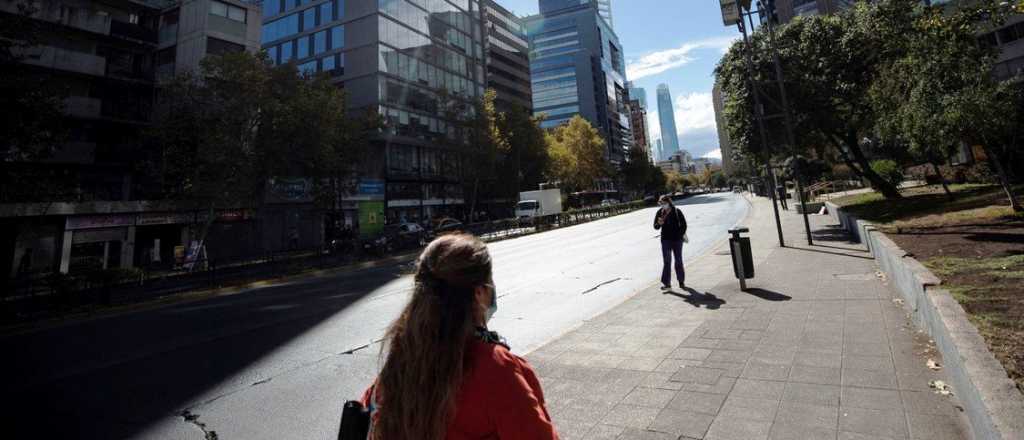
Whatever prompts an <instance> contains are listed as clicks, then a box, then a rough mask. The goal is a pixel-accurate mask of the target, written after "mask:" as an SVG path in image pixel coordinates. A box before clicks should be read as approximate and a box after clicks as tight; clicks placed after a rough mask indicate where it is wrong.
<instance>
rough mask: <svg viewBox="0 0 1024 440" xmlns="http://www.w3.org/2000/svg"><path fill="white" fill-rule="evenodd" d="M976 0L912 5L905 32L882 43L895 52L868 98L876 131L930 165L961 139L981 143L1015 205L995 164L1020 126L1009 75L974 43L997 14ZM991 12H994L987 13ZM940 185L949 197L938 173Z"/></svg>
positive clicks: (1015, 89) (1008, 151)
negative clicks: (996, 71) (998, 73)
mask: <svg viewBox="0 0 1024 440" xmlns="http://www.w3.org/2000/svg"><path fill="white" fill-rule="evenodd" d="M993 7H995V6H994V5H992V4H989V3H986V2H981V3H980V4H975V5H973V6H962V7H960V8H958V9H956V10H952V11H950V10H945V9H939V8H923V7H917V9H915V15H914V17H913V20H912V21H911V22H910V25H911V26H912V32H909V33H907V34H904V36H903V38H900V39H896V40H894V41H892V42H891V43H890V44H891V45H893V46H896V47H897V48H898V49H897V50H895V52H896V53H898V56H896V57H894V58H893V59H891V60H887V62H886V63H884V65H883V74H882V75H880V76H879V77H878V78H877V79H876V80H875V81H874V83H873V84H872V89H871V97H872V104H873V105H874V107H875V108H876V109H877V112H878V113H879V118H878V128H879V131H881V132H882V133H884V134H886V135H888V136H890V137H893V138H898V139H900V140H902V141H904V142H905V143H906V144H907V145H908V147H909V149H910V150H911V152H912V153H913V154H914V155H916V156H917V157H920V158H923V159H924V160H926V161H928V162H930V163H931V164H932V166H933V168H934V170H935V172H936V173H937V174H938V175H939V176H940V177H941V176H942V173H941V171H940V170H939V167H938V165H939V164H940V163H942V162H944V161H945V158H947V157H949V156H951V155H952V154H953V153H954V152H955V151H956V149H957V147H958V146H959V145H960V144H961V142H965V141H966V142H972V143H979V144H981V145H982V146H983V148H985V151H986V153H987V154H988V156H989V157H991V158H992V159H994V160H993V161H992V162H993V164H994V166H995V168H996V171H997V174H998V175H999V178H1000V182H1001V183H1002V185H1003V188H1004V190H1005V192H1006V194H1007V198H1008V200H1009V201H1010V205H1011V207H1013V209H1014V210H1018V211H1019V210H1021V206H1020V204H1019V203H1018V202H1017V200H1016V197H1015V194H1014V193H1013V187H1012V186H1011V185H1010V179H1009V177H1008V175H1007V173H1006V170H1005V169H1004V167H1003V163H1005V161H1006V159H1008V158H1009V157H1010V156H1011V153H1012V150H1016V149H1018V148H1019V147H1018V146H1017V145H1016V142H1015V139H1014V137H1015V136H1016V134H1017V132H1019V129H1020V126H1021V125H1020V118H1021V116H1020V115H1019V114H1017V112H1018V111H1019V105H1015V101H1018V100H1020V87H1019V86H1017V85H1016V84H1014V83H1016V82H1018V81H1017V80H1014V81H1013V82H1000V81H999V80H997V79H996V78H995V77H994V76H993V74H992V72H993V68H994V64H995V62H996V60H997V58H998V54H997V53H996V51H995V49H993V48H989V47H985V46H982V45H980V44H978V41H977V37H976V35H977V33H978V32H980V31H984V30H986V28H987V27H988V26H989V22H986V21H981V22H979V21H978V19H977V18H978V17H979V16H981V15H985V16H988V17H990V19H991V20H995V22H996V23H999V22H1000V21H1002V20H1003V18H1002V14H1000V13H999V10H998V9H993ZM993 12H994V13H993ZM942 182H943V187H944V188H945V190H946V193H947V194H948V195H949V196H950V197H952V193H951V192H950V191H949V188H948V185H946V181H945V179H944V178H943V179H942Z"/></svg>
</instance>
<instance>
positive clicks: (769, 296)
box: [746, 287, 793, 301]
mask: <svg viewBox="0 0 1024 440" xmlns="http://www.w3.org/2000/svg"><path fill="white" fill-rule="evenodd" d="M746 293H748V294H750V295H754V296H756V297H758V298H761V299H763V300H765V301H789V300H791V299H793V297H791V296H789V295H783V294H781V293H779V292H773V291H771V290H765V289H761V288H757V287H754V288H750V289H747V290H746Z"/></svg>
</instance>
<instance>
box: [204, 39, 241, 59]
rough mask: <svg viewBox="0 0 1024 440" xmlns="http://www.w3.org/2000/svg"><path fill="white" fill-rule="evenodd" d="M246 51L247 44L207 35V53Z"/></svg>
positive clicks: (218, 53)
mask: <svg viewBox="0 0 1024 440" xmlns="http://www.w3.org/2000/svg"><path fill="white" fill-rule="evenodd" d="M241 52H245V46H243V45H241V44H237V43H232V42H230V41H224V40H220V39H217V38H213V37H206V54H207V55H225V54H229V53H241Z"/></svg>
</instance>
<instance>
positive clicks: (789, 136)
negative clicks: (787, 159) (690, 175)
mask: <svg viewBox="0 0 1024 440" xmlns="http://www.w3.org/2000/svg"><path fill="white" fill-rule="evenodd" d="M767 1H769V2H773V1H772V0H767ZM764 2H765V0H758V1H757V9H758V12H759V13H760V14H759V15H760V16H761V18H762V23H764V25H765V26H766V27H767V29H768V48H769V49H768V50H770V51H771V54H772V64H773V65H774V66H775V80H776V81H777V82H778V84H779V98H780V99H781V100H782V116H783V118H784V120H785V125H786V141H787V142H789V146H790V148H791V149H792V152H793V153H794V155H793V157H794V158H795V157H796V136H794V135H793V120H792V118H791V116H790V114H789V100H788V99H787V98H786V85H785V84H784V82H783V79H782V78H783V77H782V63H781V62H780V61H779V51H778V50H777V49H776V47H775V17H773V15H774V12H775V11H774V7H772V8H765V3H764ZM773 3H774V2H773ZM765 15H767V17H765ZM765 18H767V19H765ZM796 171H797V176H796V179H795V180H796V192H797V194H798V195H799V196H800V211H801V212H802V213H803V217H804V230H805V231H806V232H807V245H808V246H814V239H813V238H812V237H811V223H810V220H808V218H807V201H806V198H805V197H804V189H803V184H802V183H801V182H800V181H801V180H802V177H803V170H796Z"/></svg>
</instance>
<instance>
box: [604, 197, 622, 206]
mask: <svg viewBox="0 0 1024 440" xmlns="http://www.w3.org/2000/svg"><path fill="white" fill-rule="evenodd" d="M618 203H619V201H618V200H614V199H604V200H602V201H601V206H602V207H604V206H612V205H617V204H618Z"/></svg>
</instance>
